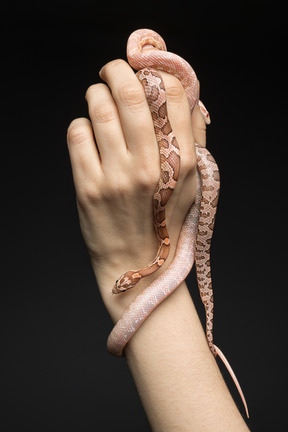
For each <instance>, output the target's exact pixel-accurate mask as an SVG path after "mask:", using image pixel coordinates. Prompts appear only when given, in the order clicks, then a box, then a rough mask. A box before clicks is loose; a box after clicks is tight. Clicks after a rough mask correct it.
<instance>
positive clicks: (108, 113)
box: [89, 102, 116, 123]
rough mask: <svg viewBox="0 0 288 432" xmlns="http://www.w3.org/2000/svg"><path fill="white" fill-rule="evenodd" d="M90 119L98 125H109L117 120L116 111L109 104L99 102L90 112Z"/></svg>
mask: <svg viewBox="0 0 288 432" xmlns="http://www.w3.org/2000/svg"><path fill="white" fill-rule="evenodd" d="M89 111H90V117H93V119H94V120H95V121H96V122H97V123H109V122H111V121H112V120H114V119H115V117H116V115H115V110H114V109H113V108H112V107H111V104H109V103H107V102H99V103H97V104H95V106H93V108H91V109H90V110H89Z"/></svg>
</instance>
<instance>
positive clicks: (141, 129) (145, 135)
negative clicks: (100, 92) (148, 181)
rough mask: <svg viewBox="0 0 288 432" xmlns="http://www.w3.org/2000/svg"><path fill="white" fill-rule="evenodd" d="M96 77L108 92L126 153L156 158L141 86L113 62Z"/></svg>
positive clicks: (126, 67)
mask: <svg viewBox="0 0 288 432" xmlns="http://www.w3.org/2000/svg"><path fill="white" fill-rule="evenodd" d="M99 74H100V77H101V78H102V79H103V80H104V81H106V83H107V84H108V86H109V87H110V89H111V91H112V95H113V98H114V100H115V102H116V105H117V107H118V111H119V116H120V120H121V124H122V128H123V133H124V136H125V139H126V144H127V148H128V150H129V151H130V152H131V153H132V154H133V155H134V156H136V157H139V158H140V159H143V158H145V157H147V155H148V154H149V158H151V156H152V155H155V157H156V156H157V154H158V146H157V141H156V137H155V133H154V127H153V122H152V117H151V113H150V110H149V107H148V104H147V101H146V97H145V93H144V90H143V87H142V84H141V83H140V81H139V80H138V78H137V77H136V75H135V73H134V72H133V70H132V68H131V67H130V66H129V65H128V63H126V62H125V61H124V60H114V61H112V62H110V63H107V64H106V65H105V66H104V67H103V68H102V69H101V71H100V73H99ZM152 157H153V156H152Z"/></svg>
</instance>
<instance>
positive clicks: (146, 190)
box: [137, 167, 160, 195]
mask: <svg viewBox="0 0 288 432" xmlns="http://www.w3.org/2000/svg"><path fill="white" fill-rule="evenodd" d="M159 178H160V168H159V167H155V168H152V167H143V168H142V169H140V170H138V173H137V184H138V189H140V191H141V192H142V193H143V194H149V195H150V194H153V192H154V191H155V189H156V186H157V184H158V182H159Z"/></svg>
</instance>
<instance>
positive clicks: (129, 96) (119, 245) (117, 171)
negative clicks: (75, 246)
mask: <svg viewBox="0 0 288 432" xmlns="http://www.w3.org/2000/svg"><path fill="white" fill-rule="evenodd" d="M161 74H162V76H163V80H164V83H165V87H166V93H167V108H168V115H169V119H170V122H171V124H172V128H173V131H174V133H175V135H176V137H177V140H178V143H179V146H180V151H181V169H180V176H179V179H178V182H177V186H176V188H175V190H174V192H173V194H172V197H171V199H170V200H169V202H168V204H167V209H166V220H167V227H168V232H169V235H170V240H171V249H170V255H169V257H168V259H167V261H166V263H165V264H164V265H163V267H162V268H161V269H160V270H158V271H157V273H155V274H153V275H151V276H148V277H147V278H144V279H143V280H141V281H140V282H139V284H138V285H137V286H136V287H135V288H133V289H132V290H130V291H128V292H127V293H125V295H121V294H120V295H119V296H117V295H113V296H112V294H111V290H112V288H113V285H114V283H115V280H116V279H117V278H118V277H119V276H120V275H121V274H122V273H124V272H125V271H127V270H130V269H133V268H135V269H136V268H139V267H143V266H145V265H147V264H148V263H149V262H150V261H151V260H152V259H153V258H154V256H155V253H156V251H157V241H156V236H155V232H154V229H153V223H152V215H153V213H152V197H153V193H154V190H155V187H156V185H157V183H158V180H159V176H160V159H159V151H158V146H157V142H156V138H155V134H154V128H153V124H152V118H151V114H150V110H149V107H148V104H147V102H146V99H145V95H144V91H143V88H142V85H141V83H140V82H139V80H138V78H137V77H136V75H135V74H134V72H133V70H132V69H131V67H130V66H129V65H128V64H127V63H126V62H125V61H123V60H114V61H112V62H109V63H108V64H106V65H105V66H104V67H103V68H102V69H101V71H100V77H101V78H102V79H103V80H104V81H105V82H106V83H107V84H103V83H99V84H95V85H92V86H91V87H89V89H88V90H87V93H86V100H87V102H88V106H89V116H90V119H91V121H89V120H88V119H85V118H79V119H76V120H74V121H73V122H72V123H71V124H70V126H69V128H68V133H67V141H68V148H69V154H70V159H71V164H72V170H73V178H74V183H75V189H76V195H77V205H78V212H79V219H80V226H81V230H82V234H83V237H84V240H85V243H86V245H87V248H88V251H89V254H90V257H91V262H92V266H93V269H94V272H95V276H96V279H97V282H98V285H99V289H100V292H101V295H102V298H103V300H104V303H105V305H106V307H107V309H108V311H109V313H110V315H111V317H112V319H113V320H114V321H117V320H118V319H119V318H120V316H121V315H122V314H123V312H124V310H125V309H126V308H127V306H128V305H129V304H130V303H131V301H132V300H133V299H134V298H135V296H136V295H137V294H138V293H139V291H141V290H142V289H143V287H145V286H147V285H148V284H149V283H150V282H151V281H152V280H153V279H154V278H155V277H157V276H158V275H159V273H160V272H162V271H163V270H165V268H167V266H168V265H169V263H170V262H171V260H172V259H173V256H174V253H175V250H176V245H177V239H178V236H179V233H180V230H181V227H182V224H183V221H184V218H185V216H186V214H187V211H188V209H189V208H190V206H191V204H192V203H193V201H194V197H195V193H196V167H197V165H196V155H195V146H194V143H195V141H197V142H198V144H199V145H202V146H204V145H205V122H204V120H203V119H202V116H201V114H200V111H199V108H198V106H197V107H195V109H194V111H193V115H192V117H191V114H190V110H189V106H188V101H187V98H186V94H185V92H184V90H183V88H182V86H181V84H180V81H179V80H178V79H177V78H175V77H174V76H171V75H169V74H167V73H164V72H163V73H161Z"/></svg>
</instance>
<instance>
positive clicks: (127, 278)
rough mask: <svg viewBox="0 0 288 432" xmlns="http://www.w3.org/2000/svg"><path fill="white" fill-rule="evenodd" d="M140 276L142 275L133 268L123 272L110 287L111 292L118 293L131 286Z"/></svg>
mask: <svg viewBox="0 0 288 432" xmlns="http://www.w3.org/2000/svg"><path fill="white" fill-rule="evenodd" d="M141 277H142V276H141V275H140V273H138V272H137V271H133V270H131V271H129V272H126V273H124V274H123V275H122V276H120V278H119V279H117V281H116V282H115V285H114V287H113V289H112V293H113V294H119V293H122V292H125V291H127V290H129V289H131V288H133V287H134V286H135V285H136V284H137V283H138V282H139V280H140V279H141Z"/></svg>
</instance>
